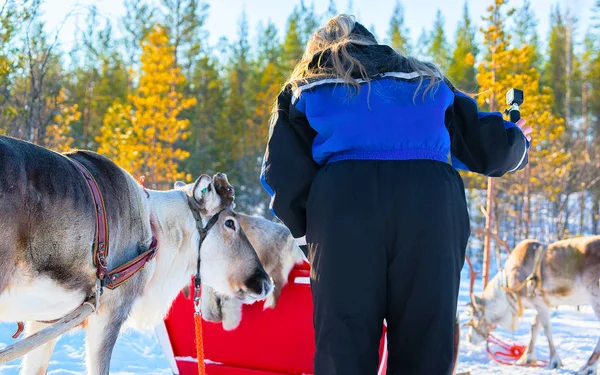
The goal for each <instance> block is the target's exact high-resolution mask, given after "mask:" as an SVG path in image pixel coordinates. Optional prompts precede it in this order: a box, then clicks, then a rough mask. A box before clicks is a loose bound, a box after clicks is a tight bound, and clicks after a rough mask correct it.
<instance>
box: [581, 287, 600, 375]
mask: <svg viewBox="0 0 600 375" xmlns="http://www.w3.org/2000/svg"><path fill="white" fill-rule="evenodd" d="M590 302H591V305H592V308H593V309H594V312H595V313H596V317H597V318H598V319H600V300H598V299H597V298H590ZM599 358H600V339H599V340H598V343H597V344H596V347H595V348H594V352H593V353H592V355H591V356H590V358H589V359H588V360H587V362H586V364H585V365H584V366H583V367H581V369H579V371H577V375H592V374H596V362H598V359H599Z"/></svg>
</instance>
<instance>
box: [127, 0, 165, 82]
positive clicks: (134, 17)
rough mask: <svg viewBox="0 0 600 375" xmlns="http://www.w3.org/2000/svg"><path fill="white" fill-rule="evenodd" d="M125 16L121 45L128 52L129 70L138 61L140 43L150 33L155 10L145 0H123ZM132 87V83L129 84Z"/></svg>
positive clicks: (154, 18) (153, 22) (154, 19)
mask: <svg viewBox="0 0 600 375" xmlns="http://www.w3.org/2000/svg"><path fill="white" fill-rule="evenodd" d="M123 4H124V5H125V15H124V16H123V18H122V19H121V25H122V26H123V29H124V30H125V33H124V34H125V35H124V36H123V43H124V45H125V48H126V51H127V52H128V61H127V64H128V66H129V67H130V69H131V68H132V67H133V65H134V64H135V63H136V62H137V61H138V60H139V54H140V43H141V41H142V40H144V39H145V38H146V36H147V35H148V34H149V33H150V32H151V31H152V28H153V26H154V24H155V21H156V8H154V7H153V6H151V5H149V4H147V3H146V2H145V0H123ZM131 85H133V83H131Z"/></svg>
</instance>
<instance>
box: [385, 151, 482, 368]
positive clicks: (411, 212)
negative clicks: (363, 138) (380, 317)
mask: <svg viewBox="0 0 600 375" xmlns="http://www.w3.org/2000/svg"><path fill="white" fill-rule="evenodd" d="M394 176H395V178H396V186H402V187H401V188H399V189H397V190H396V191H395V192H394V198H393V199H392V200H393V202H394V206H395V211H396V212H397V213H398V214H397V215H396V225H397V231H396V233H397V236H396V239H395V243H394V248H393V250H392V254H391V256H390V263H389V265H388V285H387V290H388V298H387V301H388V302H387V303H388V304H387V313H386V319H387V323H388V351H389V356H388V372H387V373H388V375H447V374H450V373H451V369H452V363H453V360H454V354H453V349H454V342H453V336H454V329H455V317H456V308H457V299H458V291H459V284H460V270H461V268H462V266H463V262H464V254H465V249H466V244H467V240H468V237H469V234H470V230H469V218H468V212H467V208H466V203H465V198H464V188H463V185H462V181H461V180H460V177H459V176H458V175H457V173H456V172H455V171H454V170H452V169H450V167H448V166H446V165H443V164H441V163H435V162H422V161H419V162H417V161H411V162H408V163H406V165H404V166H402V167H398V168H397V170H396V172H395V173H394ZM401 181H410V183H409V184H406V183H405V184H404V185H400V183H401Z"/></svg>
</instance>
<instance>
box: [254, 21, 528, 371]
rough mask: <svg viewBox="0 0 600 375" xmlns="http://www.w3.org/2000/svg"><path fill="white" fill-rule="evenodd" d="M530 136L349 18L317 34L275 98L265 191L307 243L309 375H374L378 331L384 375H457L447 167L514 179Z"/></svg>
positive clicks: (459, 252)
mask: <svg viewBox="0 0 600 375" xmlns="http://www.w3.org/2000/svg"><path fill="white" fill-rule="evenodd" d="M524 124H525V121H524V120H520V121H519V122H518V123H517V124H513V123H510V122H507V121H504V120H503V118H502V115H501V114H500V113H482V112H479V111H478V108H477V104H476V102H475V101H474V100H472V99H471V98H470V97H468V96H466V95H464V94H462V93H460V92H459V91H457V90H456V89H455V88H454V87H453V86H452V84H451V83H450V82H449V81H448V80H446V79H445V78H444V77H443V76H442V75H441V74H440V72H439V71H438V69H437V68H436V67H435V66H433V65H431V64H425V63H422V62H420V61H418V60H416V59H414V58H410V57H405V56H401V55H400V54H398V53H396V52H395V51H394V50H392V49H391V48H390V47H388V46H385V45H380V44H378V43H377V40H376V39H375V37H374V36H373V35H372V34H371V33H370V32H369V31H367V30H366V29H365V28H364V27H363V26H362V25H361V24H359V23H358V22H355V21H354V20H353V18H352V17H350V16H347V15H338V16H336V17H334V18H332V19H331V20H330V21H329V22H328V23H327V24H326V25H325V26H324V27H322V28H321V29H319V30H317V31H316V33H315V34H313V36H312V37H311V39H310V41H309V42H308V44H307V46H306V51H305V53H304V56H303V58H302V60H301V61H300V63H299V64H298V65H297V66H296V68H295V69H294V71H293V73H292V75H291V77H290V79H289V80H288V82H287V83H286V85H285V87H284V89H283V90H282V92H281V93H280V94H279V96H278V98H277V102H276V107H275V111H274V116H273V119H272V124H271V130H270V135H269V142H268V146H267V151H266V155H265V160H264V166H263V172H262V175H261V180H262V183H263V186H264V187H265V189H266V190H267V191H268V192H269V193H270V195H271V196H272V203H271V208H272V211H273V213H274V214H275V215H276V216H278V217H279V218H280V219H281V220H282V221H283V223H284V224H285V225H286V226H287V227H288V228H289V229H290V230H291V232H292V234H293V235H294V237H296V238H301V237H304V236H306V241H307V243H308V247H309V259H310V261H311V266H312V271H311V287H312V293H313V301H314V327H315V335H316V337H315V340H316V353H315V359H314V366H315V374H316V375H354V374H356V375H365V374H376V373H377V366H378V348H379V340H380V338H381V334H382V327H383V322H384V320H385V321H386V322H387V330H388V331H387V339H388V350H389V357H388V374H427V375H437V374H448V373H449V372H450V371H451V367H452V363H453V359H454V358H453V333H454V323H455V316H456V308H457V296H458V289H459V282H460V270H461V268H462V266H463V262H464V255H465V249H466V246H467V240H468V238H469V235H470V228H469V217H468V212H467V205H466V199H465V194H464V186H463V183H462V180H461V177H460V175H459V174H458V172H457V171H456V170H455V168H454V167H456V168H460V169H465V170H466V169H468V170H470V171H473V172H477V173H480V174H483V175H486V176H496V177H497V176H502V175H504V174H505V173H507V172H511V171H516V170H519V169H522V168H523V167H524V166H525V165H526V164H527V153H528V148H529V134H530V133H531V129H530V128H525V129H522V128H524ZM449 161H451V162H452V165H453V166H454V167H453V166H452V165H451V164H450V163H449Z"/></svg>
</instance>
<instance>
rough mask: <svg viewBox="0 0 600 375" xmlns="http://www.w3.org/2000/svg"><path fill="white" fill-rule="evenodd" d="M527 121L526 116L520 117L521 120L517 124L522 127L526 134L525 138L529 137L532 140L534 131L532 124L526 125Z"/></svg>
mask: <svg viewBox="0 0 600 375" xmlns="http://www.w3.org/2000/svg"><path fill="white" fill-rule="evenodd" d="M526 123H527V121H525V119H524V118H521V119H519V121H517V126H518V127H519V128H520V129H521V131H522V132H523V134H525V138H527V140H528V141H529V142H531V132H532V131H533V129H532V128H531V126H525V124H526Z"/></svg>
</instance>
